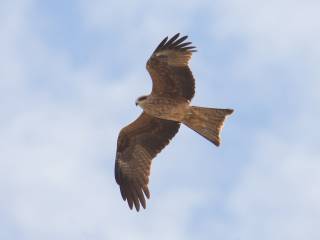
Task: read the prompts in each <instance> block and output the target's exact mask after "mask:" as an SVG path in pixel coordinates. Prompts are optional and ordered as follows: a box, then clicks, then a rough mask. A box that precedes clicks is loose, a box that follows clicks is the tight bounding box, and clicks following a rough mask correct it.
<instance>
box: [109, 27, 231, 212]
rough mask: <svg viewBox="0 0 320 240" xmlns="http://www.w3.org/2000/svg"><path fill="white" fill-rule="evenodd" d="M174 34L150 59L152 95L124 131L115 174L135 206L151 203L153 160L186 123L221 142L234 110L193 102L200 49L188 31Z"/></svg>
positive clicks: (124, 195)
mask: <svg viewBox="0 0 320 240" xmlns="http://www.w3.org/2000/svg"><path fill="white" fill-rule="evenodd" d="M179 36H180V34H179V33H178V34H176V35H174V36H173V37H172V38H171V39H169V40H168V37H166V38H165V39H163V40H162V42H161V43H160V44H159V45H158V47H157V48H156V49H155V50H154V52H153V53H152V55H151V57H150V58H149V60H148V61H147V65H146V67H147V70H148V72H149V74H150V75H151V78H152V83H153V86H152V91H151V94H149V95H146V96H142V97H139V98H138V99H137V100H136V105H139V106H140V107H141V108H142V109H143V112H142V114H141V115H140V116H139V117H138V118H137V119H136V120H135V121H134V122H132V123H131V124H129V125H128V126H126V127H124V128H123V129H122V130H121V131H120V133H119V136H118V141H117V153H116V160H115V179H116V182H117V183H118V185H119V187H120V192H121V195H122V198H123V200H124V201H127V202H128V205H129V207H130V209H132V208H133V205H134V206H135V208H136V210H137V211H139V209H140V205H141V206H142V207H143V208H146V199H145V197H147V198H150V192H149V189H148V182H149V175H150V168H151V162H152V159H153V158H155V157H156V155H157V154H158V153H159V152H160V151H161V150H162V149H163V148H164V147H165V146H166V145H167V144H168V143H169V142H170V140H171V139H172V138H173V137H174V136H175V135H176V133H177V132H178V130H179V127H180V124H181V123H183V124H184V125H186V126H188V127H189V128H191V129H192V130H194V131H196V132H197V133H199V134H200V135H201V136H203V137H205V138H206V139H207V140H209V141H210V142H212V143H213V144H215V145H216V146H219V145H220V131H221V129H222V127H223V123H224V120H225V118H226V117H227V116H228V115H230V114H231V113H232V112H233V110H232V109H218V108H206V107H196V106H191V105H190V101H191V99H192V98H193V96H194V93H195V80H194V78H193V75H192V72H191V70H190V68H189V66H188V61H189V60H190V58H191V56H192V53H193V52H196V50H195V47H194V46H191V42H185V40H186V39H187V36H184V37H180V38H179Z"/></svg>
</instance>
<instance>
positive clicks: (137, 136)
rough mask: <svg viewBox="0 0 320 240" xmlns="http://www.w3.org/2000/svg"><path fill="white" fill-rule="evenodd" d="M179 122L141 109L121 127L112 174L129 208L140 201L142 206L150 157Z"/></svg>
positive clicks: (171, 134)
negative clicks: (153, 115)
mask: <svg viewBox="0 0 320 240" xmlns="http://www.w3.org/2000/svg"><path fill="white" fill-rule="evenodd" d="M179 127H180V123H178V122H173V121H168V120H162V119H159V118H155V117H152V116H149V115H148V114H146V113H142V114H141V115H140V117H139V118H138V119H137V120H135V121H134V122H132V123H131V124H129V125H128V126H126V127H125V128H123V129H122V130H121V132H120V134H119V137H118V146H117V155H116V163H115V178H116V181H117V183H118V184H119V186H120V192H121V195H122V198H123V200H126V201H127V202H128V205H129V207H130V209H132V208H133V205H134V206H135V208H136V210H137V211H139V209H140V205H142V207H143V208H146V200H145V197H147V198H149V197H150V192H149V188H148V183H149V175H150V168H151V161H152V159H153V158H154V157H155V156H156V155H157V154H158V153H159V152H160V151H161V150H162V149H163V148H164V147H165V146H166V145H167V144H169V142H170V140H171V139H172V138H173V137H174V135H175V134H176V133H177V132H178V130H179Z"/></svg>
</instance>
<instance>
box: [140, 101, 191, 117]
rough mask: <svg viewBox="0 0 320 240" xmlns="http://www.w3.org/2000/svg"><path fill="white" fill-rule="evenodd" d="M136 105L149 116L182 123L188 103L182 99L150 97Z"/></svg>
mask: <svg viewBox="0 0 320 240" xmlns="http://www.w3.org/2000/svg"><path fill="white" fill-rule="evenodd" d="M138 105H139V106H140V107H141V108H142V109H143V110H144V111H145V112H146V113H147V114H149V115H150V116H154V117H157V118H161V119H165V120H171V121H177V122H182V120H183V118H184V116H185V114H186V113H187V111H188V109H189V105H190V103H189V101H187V100H186V99H184V98H178V99H177V98H176V99H172V98H167V97H159V96H152V95H151V96H148V97H147V98H146V99H145V100H144V101H141V102H140V103H138Z"/></svg>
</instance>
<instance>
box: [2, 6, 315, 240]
mask: <svg viewBox="0 0 320 240" xmlns="http://www.w3.org/2000/svg"><path fill="white" fill-rule="evenodd" d="M319 7H320V2H319V1H312V0H310V1H298V0H297V1H292V0H290V1H289V0H278V1H274V0H272V1H267V2H266V1H253V0H231V1H222V0H221V1H219V0H218V1H211V0H210V1H209V0H205V1H195V0H194V1H174V2H172V1H168V0H164V1H159V2H151V1H145V0H143V1H130V2H125V1H102V0H93V1H84V0H83V1H54V2H53V1H50V2H49V1H35V0H20V1H17V0H12V1H6V0H4V1H2V2H1V9H0V29H1V30H0V31H1V38H0V52H1V54H0V66H1V67H0V114H1V116H2V117H1V118H0V132H1V134H0V179H1V181H0V192H1V199H0V238H1V239H19V240H20V239H23V240H29V239H30V240H35V239H48V240H50V239H68V240H69V239H77V240H78V239H99V240H100V239H132V240H134V239H175V240H177V239H184V240H185V239H195V238H196V239H227V240H234V239H239V240H242V239H243V240H251V239H252V240H255V239H262V240H269V239H272V240H277V239H281V240H283V239H290V240H292V239H293V240H294V239H297V240H298V239H309V240H313V239H314V240H316V239H319V238H320V231H319V228H318V222H319V221H318V220H319V219H320V205H319V202H320V190H319V187H318V185H319V184H318V183H319V182H320V175H319V171H320V163H319V159H320V150H319V143H318V141H317V139H319V137H320V130H319V129H318V128H317V126H318V122H319V120H320V110H319V105H320V96H319V89H320V82H319V78H320V70H319V67H318V65H319V60H320V45H319V42H320V33H319V31H318V29H320V17H319V14H318V9H319ZM177 32H181V33H182V34H187V35H189V37H190V40H191V41H192V42H193V43H194V45H195V46H197V48H198V52H197V53H196V54H194V56H193V58H192V60H191V68H192V71H193V74H194V76H195V78H196V87H197V89H196V90H197V91H196V96H195V98H194V101H193V104H194V105H199V106H212V107H229V108H234V109H235V113H234V115H232V117H230V118H229V119H228V121H227V123H226V125H225V128H224V129H223V133H222V139H223V141H222V145H221V147H219V148H216V147H214V146H212V144H210V143H209V142H207V141H206V140H205V139H202V138H201V137H200V136H198V135H196V134H195V133H194V132H193V131H191V130H189V129H187V128H186V127H182V128H181V130H180V131H179V134H178V135H177V136H176V137H175V138H174V140H173V141H172V143H171V144H170V145H169V146H168V147H167V148H166V149H165V150H164V151H163V152H162V153H161V154H160V155H158V157H157V158H156V159H155V160H154V162H153V166H152V175H151V179H150V189H151V194H152V197H151V199H150V200H149V201H148V203H147V210H144V211H140V212H139V213H136V212H134V211H129V209H128V207H127V205H126V203H124V202H123V201H122V199H121V196H120V193H119V189H118V186H117V185H116V183H115V181H114V176H113V168H114V157H115V150H116V149H115V148H116V140H117V135H118V132H119V130H120V129H121V128H122V127H123V126H125V125H127V124H128V123H130V122H131V121H133V120H134V119H135V118H136V117H137V116H138V115H139V114H140V112H141V110H140V109H139V108H136V107H135V105H134V101H135V99H136V98H137V97H138V96H140V95H143V94H146V93H148V92H150V89H151V81H150V77H149V75H148V73H147V71H146V70H145V63H146V60H147V59H148V57H149V56H150V54H151V53H152V51H153V49H154V48H155V47H156V45H157V44H158V43H159V41H161V40H162V39H163V38H164V37H165V36H167V35H169V36H170V35H173V34H175V33H177Z"/></svg>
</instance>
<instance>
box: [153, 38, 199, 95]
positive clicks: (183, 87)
mask: <svg viewBox="0 0 320 240" xmlns="http://www.w3.org/2000/svg"><path fill="white" fill-rule="evenodd" d="M186 39H187V36H184V37H181V38H179V33H177V34H176V35H174V36H173V37H172V38H171V39H170V40H168V37H166V38H165V39H163V40H162V42H161V43H160V44H159V46H158V47H157V48H156V49H155V50H154V52H153V54H152V56H151V57H150V58H149V60H148V62H147V70H148V71H149V73H150V75H151V78H152V82H153V86H152V93H151V94H153V95H160V96H167V97H171V98H175V97H183V98H185V99H187V100H191V99H192V98H193V96H194V89H195V83H194V78H193V76H192V72H191V70H190V68H189V67H188V61H189V60H190V58H191V56H192V53H193V52H195V51H196V50H195V47H193V46H190V44H191V42H185V40H186Z"/></svg>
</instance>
